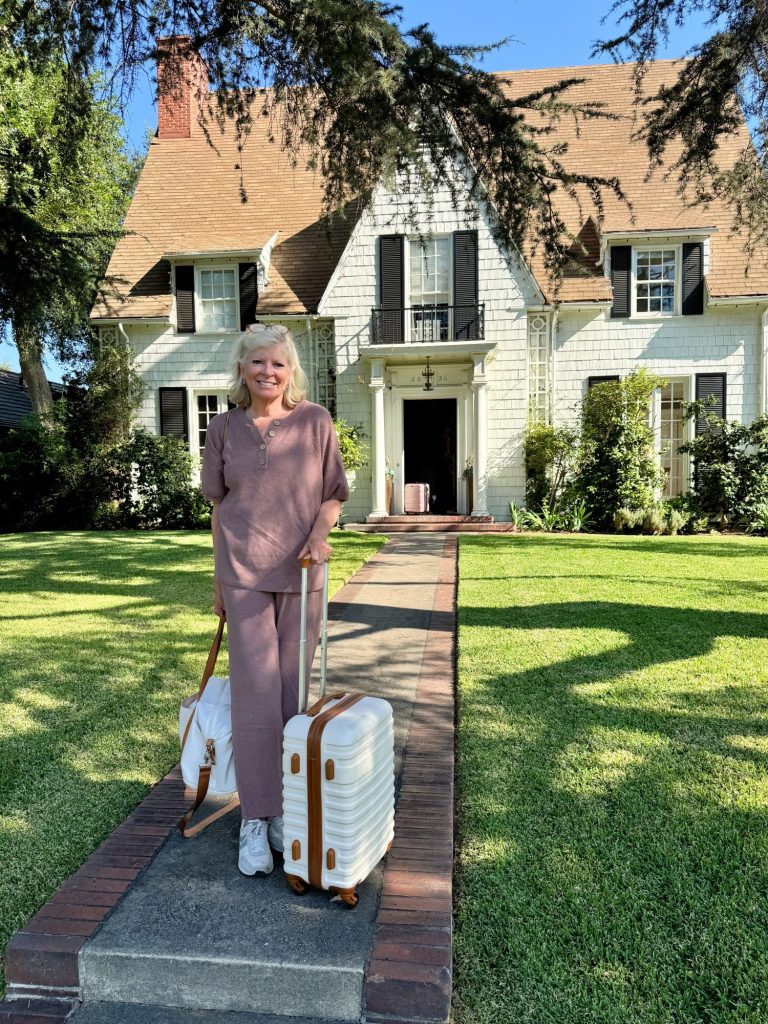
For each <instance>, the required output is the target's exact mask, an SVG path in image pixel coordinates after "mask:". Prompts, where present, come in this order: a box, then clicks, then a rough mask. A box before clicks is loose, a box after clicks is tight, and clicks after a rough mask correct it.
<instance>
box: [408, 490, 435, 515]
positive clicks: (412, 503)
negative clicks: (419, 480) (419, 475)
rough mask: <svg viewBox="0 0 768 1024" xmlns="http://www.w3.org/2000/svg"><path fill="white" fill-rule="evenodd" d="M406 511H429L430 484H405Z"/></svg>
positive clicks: (409, 512)
mask: <svg viewBox="0 0 768 1024" xmlns="http://www.w3.org/2000/svg"><path fill="white" fill-rule="evenodd" d="M405 512H406V514H411V513H419V512H429V484H406V485H405Z"/></svg>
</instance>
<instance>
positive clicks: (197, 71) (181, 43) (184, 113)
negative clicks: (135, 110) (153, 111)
mask: <svg viewBox="0 0 768 1024" xmlns="http://www.w3.org/2000/svg"><path fill="white" fill-rule="evenodd" d="M207 94H208V73H207V71H206V67H205V64H204V63H203V60H202V58H201V57H200V55H199V54H198V53H197V52H196V51H195V50H194V49H192V39H191V37H190V36H167V37H166V38H163V39H158V40H157V137H158V138H159V139H188V138H190V136H191V134H192V121H193V119H194V118H196V117H197V115H198V113H199V111H200V108H201V105H202V103H203V102H204V100H205V97H206V96H207Z"/></svg>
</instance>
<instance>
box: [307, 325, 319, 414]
mask: <svg viewBox="0 0 768 1024" xmlns="http://www.w3.org/2000/svg"><path fill="white" fill-rule="evenodd" d="M304 326H305V329H306V332H307V357H308V359H309V397H310V400H311V401H313V402H316V401H317V361H316V359H315V341H314V336H313V331H312V317H311V316H309V314H307V316H306V317H305V318H304Z"/></svg>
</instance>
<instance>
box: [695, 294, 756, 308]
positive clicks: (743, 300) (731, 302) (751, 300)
mask: <svg viewBox="0 0 768 1024" xmlns="http://www.w3.org/2000/svg"><path fill="white" fill-rule="evenodd" d="M764 302H768V295H724V296H723V297H722V298H720V299H718V298H714V299H713V298H712V296H708V300H707V305H708V306H755V305H757V304H758V303H759V304H761V305H762V303H764Z"/></svg>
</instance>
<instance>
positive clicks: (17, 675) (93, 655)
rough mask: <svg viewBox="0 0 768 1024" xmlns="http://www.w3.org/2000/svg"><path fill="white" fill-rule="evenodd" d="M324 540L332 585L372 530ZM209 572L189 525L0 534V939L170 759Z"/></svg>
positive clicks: (202, 641) (202, 626)
mask: <svg viewBox="0 0 768 1024" xmlns="http://www.w3.org/2000/svg"><path fill="white" fill-rule="evenodd" d="M331 539H332V543H333V545H334V548H335V554H334V559H333V561H332V563H331V584H332V587H331V589H332V591H335V590H337V589H338V587H339V586H340V585H341V584H342V583H343V582H344V581H345V580H346V579H348V578H349V577H350V576H351V575H352V574H353V573H354V572H355V571H356V570H357V568H359V566H360V565H361V564H362V563H363V562H364V561H366V559H368V558H369V557H370V556H371V555H372V554H373V553H374V552H375V551H376V550H377V549H378V547H379V546H380V545H381V544H382V543H383V542H384V538H382V537H374V536H370V535H363V534H355V533H348V532H343V533H336V534H334V536H333V537H332V538H331ZM211 577H212V561H211V542H210V535H209V534H207V533H202V532H188V533H187V532H183V533H98V534H97V533H62V534H52V533H38V534H15V535H6V536H0V618H2V631H1V632H0V765H1V768H0V865H1V866H2V870H0V950H2V949H3V948H4V947H5V944H6V942H7V941H8V938H9V937H10V936H11V935H12V934H13V932H15V931H16V930H17V929H18V928H20V927H21V926H22V925H23V924H24V922H25V921H26V919H27V918H28V917H29V916H30V914H32V913H34V912H35V911H36V910H37V909H38V908H39V907H40V905H41V904H42V903H44V902H45V900H46V899H47V898H48V897H49V896H50V894H51V893H52V892H53V890H54V889H56V888H57V886H58V885H59V884H60V883H61V882H62V881H63V880H64V879H65V878H67V876H68V875H70V874H71V873H72V872H73V871H74V870H75V869H76V868H77V867H78V866H79V865H80V864H81V863H82V862H83V860H85V858H86V857H87V856H88V854H89V853H90V852H91V851H92V850H93V849H94V847H96V846H97V845H98V844H99V843H100V842H101V841H102V840H103V839H104V837H105V836H106V835H108V834H109V832H111V830H112V829H113V828H115V826H116V825H118V824H119V823H120V822H121V821H122V820H123V818H124V817H125V816H126V815H127V814H128V812H129V811H130V810H131V808H132V807H134V806H135V805H136V803H138V801H139V800H141V799H142V797H143V796H144V795H145V794H146V793H147V791H148V789H149V788H150V787H151V786H152V785H153V784H154V783H155V782H156V781H157V780H158V779H160V778H161V777H162V776H163V775H164V774H165V773H166V772H167V771H168V770H169V769H170V768H171V767H172V765H173V764H174V762H175V761H176V760H177V755H178V734H177V720H178V705H179V701H180V700H181V698H182V697H183V696H184V695H186V694H187V693H190V692H192V691H193V690H194V689H195V688H196V687H197V685H198V682H199V677H200V673H201V671H202V667H203V664H204V662H205V657H206V654H207V651H208V647H209V646H210V642H211V640H212V638H213V632H214V628H215V623H216V619H215V618H214V616H213V614H212V611H211V607H212V603H213V602H212V583H211ZM223 661H224V664H223V665H221V666H220V667H226V659H223ZM0 991H1V986H0Z"/></svg>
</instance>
